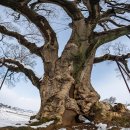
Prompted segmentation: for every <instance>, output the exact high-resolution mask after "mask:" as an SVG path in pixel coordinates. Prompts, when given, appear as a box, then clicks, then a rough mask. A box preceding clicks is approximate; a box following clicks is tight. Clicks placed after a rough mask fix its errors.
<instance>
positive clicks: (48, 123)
mask: <svg viewBox="0 0 130 130" xmlns="http://www.w3.org/2000/svg"><path fill="white" fill-rule="evenodd" d="M53 123H54V121H49V122H46V123H43V124H41V125H38V126H31V127H32V128H34V129H37V128H46V127H47V126H49V125H51V124H53Z"/></svg>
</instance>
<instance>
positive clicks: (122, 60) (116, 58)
mask: <svg viewBox="0 0 130 130" xmlns="http://www.w3.org/2000/svg"><path fill="white" fill-rule="evenodd" d="M129 58H130V53H128V54H126V55H120V56H118V55H112V54H105V55H104V56H101V57H95V59H94V63H100V62H104V61H107V60H109V61H118V62H120V63H122V64H123V66H124V67H125V69H126V71H127V72H128V73H130V70H129V67H128V62H127V59H129Z"/></svg>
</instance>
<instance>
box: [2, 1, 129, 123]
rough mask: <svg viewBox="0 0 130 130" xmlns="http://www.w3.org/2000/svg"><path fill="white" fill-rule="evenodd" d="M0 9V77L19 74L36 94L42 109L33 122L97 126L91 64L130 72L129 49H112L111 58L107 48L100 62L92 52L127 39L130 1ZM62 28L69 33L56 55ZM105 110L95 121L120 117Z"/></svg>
mask: <svg viewBox="0 0 130 130" xmlns="http://www.w3.org/2000/svg"><path fill="white" fill-rule="evenodd" d="M0 5H1V6H0V8H1V12H2V13H1V22H0V35H1V39H0V42H1V48H0V51H1V53H0V64H1V67H2V70H1V75H2V74H3V71H4V70H5V69H6V70H7V69H8V70H9V73H8V76H7V77H8V78H7V79H8V80H9V81H12V80H14V79H16V78H17V77H18V76H19V75H18V74H19V73H20V74H24V75H25V76H26V77H27V78H28V79H29V80H30V81H31V82H32V84H33V85H34V86H35V87H37V88H38V89H39V92H40V96H41V108H40V110H39V112H38V114H37V115H36V116H35V117H34V118H37V119H39V120H44V121H48V120H55V122H56V123H57V124H64V125H69V124H71V123H74V122H75V121H76V120H75V118H76V117H77V115H83V116H85V117H87V118H89V119H91V120H95V121H97V118H96V117H97V115H98V114H99V113H101V112H102V110H103V109H105V107H104V104H103V103H100V102H99V98H100V96H99V94H98V93H97V92H96V91H95V90H94V88H93V87H92V85H91V71H92V67H93V64H95V63H100V62H103V61H106V60H110V61H118V62H120V63H122V65H123V66H124V68H125V69H126V71H127V72H129V69H128V64H127V63H128V62H127V59H129V58H130V54H129V52H128V51H129V50H127V51H126V53H125V54H122V53H120V52H122V50H121V48H123V49H124V47H121V46H120V44H117V47H116V46H115V47H114V48H113V50H115V51H114V52H116V51H117V53H115V54H114V53H110V52H111V51H110V50H109V48H108V49H107V53H106V54H105V55H103V56H101V57H95V53H96V51H97V49H98V48H99V47H101V46H102V45H104V44H106V43H109V44H110V42H111V41H114V40H115V39H117V38H119V37H122V36H124V37H123V38H125V37H126V38H130V36H129V34H130V17H129V13H130V2H129V1H126V0H120V1H119V0H118V1H117V0H71V1H70V0H35V1H34V0H15V1H14V0H6V1H3V0H0ZM61 17H62V19H60V18H61ZM58 20H59V21H58ZM66 29H70V31H72V33H71V36H70V38H69V40H68V41H67V42H66V45H65V47H64V49H63V51H62V53H61V55H60V56H58V52H59V51H60V50H59V46H60V45H61V44H62V43H61V41H60V42H59V39H58V36H61V35H59V33H61V31H64V30H66ZM63 38H64V37H63ZM38 57H39V58H40V60H42V63H43V64H42V66H44V73H43V74H42V75H41V77H42V78H41V77H38V76H37V75H36V73H35V72H34V69H33V67H34V65H35V64H36V62H37V60H34V58H35V59H37V58H38ZM42 69H43V68H41V70H42ZM105 105H106V104H105ZM99 106H100V107H101V108H102V109H100V112H99V111H98V110H99V108H98V107H99ZM95 107H96V108H95ZM97 108H98V109H97ZM107 108H109V109H107V110H106V111H107V112H106V113H104V115H100V116H99V115H98V116H99V117H100V119H99V118H98V120H104V121H106V120H107V118H108V115H109V116H111V118H110V121H111V120H113V119H114V118H115V117H116V118H118V117H122V116H123V114H122V113H121V114H120V113H119V112H117V113H116V116H115V114H114V113H115V109H112V108H111V107H110V106H109V105H107ZM96 110H97V111H98V114H97V111H96ZM116 110H118V109H116ZM104 111H105V110H104ZM104 111H103V112H104ZM107 121H108V120H107ZM129 125H130V124H129Z"/></svg>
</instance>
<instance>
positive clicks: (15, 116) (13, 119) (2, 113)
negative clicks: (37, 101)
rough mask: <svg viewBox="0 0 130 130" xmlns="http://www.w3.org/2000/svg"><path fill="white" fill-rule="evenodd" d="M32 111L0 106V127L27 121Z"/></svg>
mask: <svg viewBox="0 0 130 130" xmlns="http://www.w3.org/2000/svg"><path fill="white" fill-rule="evenodd" d="M33 114H34V113H33V112H31V111H25V110H22V109H18V108H7V107H4V106H2V107H0V127H4V126H20V125H22V126H23V125H25V124H26V123H28V121H29V119H30V116H32V115H33Z"/></svg>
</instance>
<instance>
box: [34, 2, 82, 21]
mask: <svg viewBox="0 0 130 130" xmlns="http://www.w3.org/2000/svg"><path fill="white" fill-rule="evenodd" d="M38 3H53V4H57V5H59V6H60V7H62V8H63V9H64V10H65V11H66V12H67V14H68V15H69V16H70V17H71V18H72V19H73V20H80V19H82V18H83V15H82V13H81V11H80V9H78V7H77V5H76V3H75V2H72V1H67V0H38V1H37V2H35V3H33V4H32V7H34V6H35V5H36V4H38Z"/></svg>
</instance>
